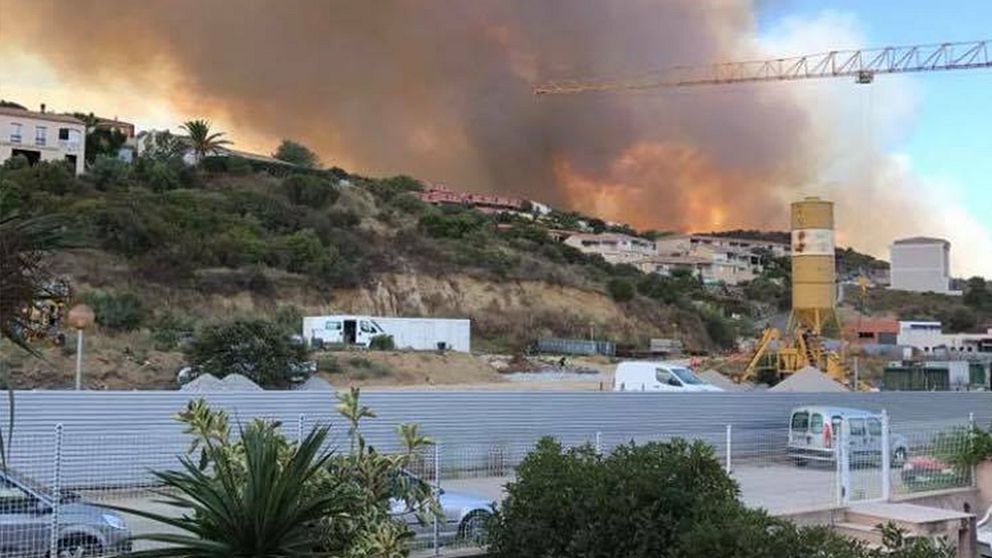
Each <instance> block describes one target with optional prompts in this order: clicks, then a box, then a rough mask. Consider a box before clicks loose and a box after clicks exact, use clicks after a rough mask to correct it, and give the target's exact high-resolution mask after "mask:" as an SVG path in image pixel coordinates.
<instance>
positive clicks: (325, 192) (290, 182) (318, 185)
mask: <svg viewBox="0 0 992 558" xmlns="http://www.w3.org/2000/svg"><path fill="white" fill-rule="evenodd" d="M282 190H283V192H284V193H285V194H286V197H287V198H288V199H289V201H291V202H292V203H294V204H296V205H305V206H307V207H312V208H314V209H323V208H325V207H327V206H328V205H332V204H334V203H335V202H337V201H338V198H340V197H341V192H340V191H338V189H337V187H336V186H334V184H332V183H331V181H330V180H327V179H326V178H322V177H319V176H313V175H309V174H294V175H291V176H289V177H288V178H286V179H284V180H283V181H282Z"/></svg>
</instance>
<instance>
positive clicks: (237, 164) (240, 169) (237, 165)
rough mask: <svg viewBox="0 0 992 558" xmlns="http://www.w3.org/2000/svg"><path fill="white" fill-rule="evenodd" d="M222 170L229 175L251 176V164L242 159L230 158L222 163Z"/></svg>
mask: <svg viewBox="0 0 992 558" xmlns="http://www.w3.org/2000/svg"><path fill="white" fill-rule="evenodd" d="M224 169H225V170H227V172H228V173H230V174H238V175H245V174H251V172H252V167H251V162H250V161H248V159H245V158H244V157H237V156H231V157H228V158H227V160H226V161H225V162H224Z"/></svg>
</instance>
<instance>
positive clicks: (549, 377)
mask: <svg viewBox="0 0 992 558" xmlns="http://www.w3.org/2000/svg"><path fill="white" fill-rule="evenodd" d="M315 359H316V360H317V363H318V367H319V370H320V372H319V373H320V375H321V376H322V377H323V378H324V379H326V380H327V381H329V382H330V383H331V384H332V385H333V386H335V387H337V388H344V387H349V386H359V387H363V388H367V389H369V390H371V391H391V390H407V389H424V388H425V387H426V388H431V389H439V390H458V391H461V390H492V389H498V390H507V389H520V390H534V389H542V390H543V389H564V390H597V389H600V383H601V382H605V383H604V386H609V385H612V370H613V365H612V364H611V363H610V361H609V360H608V359H604V358H597V357H589V358H570V359H568V361H567V363H566V367H565V368H564V369H559V368H558V367H557V366H558V364H560V363H559V361H558V360H556V359H550V358H547V359H543V360H542V359H538V358H527V359H525V363H526V364H519V363H516V362H515V364H517V365H518V366H521V367H522V368H531V369H532V370H535V372H534V373H525V372H512V373H511V370H513V369H512V368H510V367H508V364H509V363H510V362H511V361H518V360H521V358H520V357H510V356H505V355H490V354H468V353H454V352H448V353H444V354H439V353H433V352H412V351H336V352H325V353H318V354H316V355H315ZM527 365H529V366H527ZM559 370H561V372H564V373H560V372H559ZM574 370H582V371H583V372H584V373H582V374H576V373H569V372H568V371H574ZM607 375H608V376H609V378H608V381H607V378H606V376H607Z"/></svg>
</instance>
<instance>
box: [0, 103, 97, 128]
mask: <svg viewBox="0 0 992 558" xmlns="http://www.w3.org/2000/svg"><path fill="white" fill-rule="evenodd" d="M0 114H2V115H4V116H19V117H21V118H37V119H38V120H50V121H52V122H65V123H66V124H78V125H79V126H83V125H84V123H83V121H82V120H80V119H78V118H76V117H75V116H70V115H68V114H58V113H55V112H39V111H36V110H26V109H19V108H15V107H5V106H0Z"/></svg>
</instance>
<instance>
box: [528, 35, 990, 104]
mask: <svg viewBox="0 0 992 558" xmlns="http://www.w3.org/2000/svg"><path fill="white" fill-rule="evenodd" d="M990 47H992V40H982V41H971V42H962V43H940V44H932V45H911V46H894V47H883V48H874V49H855V50H832V51H829V52H823V53H818V54H806V55H802V56H794V57H791V58H774V59H769V60H747V61H741V62H723V63H719V64H709V65H704V66H677V67H674V68H671V69H669V70H667V71H663V72H660V73H655V74H648V75H645V76H641V77H636V78H630V79H623V80H616V81H612V80H605V81H596V80H588V81H587V80H564V81H552V82H548V83H545V84H542V85H538V86H536V87H535V88H534V93H536V94H538V95H563V94H572V93H585V92H593V91H618V90H640V89H655V88H662V87H694V86H702V85H722V84H732V83H755V82H765V81H792V80H800V79H817V78H832V77H853V78H854V79H855V80H856V82H857V83H862V84H867V83H872V82H873V81H874V79H875V76H876V75H879V74H903V73H914V72H934V71H950V70H974V69H982V68H986V69H988V68H992V58H990V56H989V50H990Z"/></svg>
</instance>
